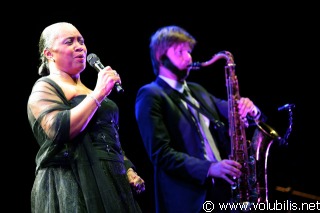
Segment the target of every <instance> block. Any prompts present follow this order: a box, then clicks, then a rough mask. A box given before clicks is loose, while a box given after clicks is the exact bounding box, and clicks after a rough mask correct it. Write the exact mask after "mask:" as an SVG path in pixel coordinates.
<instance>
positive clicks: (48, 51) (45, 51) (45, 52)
mask: <svg viewBox="0 0 320 213" xmlns="http://www.w3.org/2000/svg"><path fill="white" fill-rule="evenodd" d="M43 55H44V56H45V57H46V58H47V59H48V60H51V59H52V58H53V55H52V53H51V51H50V50H49V49H48V48H46V49H44V50H43Z"/></svg>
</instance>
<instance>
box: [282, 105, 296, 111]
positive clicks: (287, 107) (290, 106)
mask: <svg viewBox="0 0 320 213" xmlns="http://www.w3.org/2000/svg"><path fill="white" fill-rule="evenodd" d="M294 107H295V105H294V104H285V105H283V106H281V107H279V108H278V111H282V110H285V109H291V108H294Z"/></svg>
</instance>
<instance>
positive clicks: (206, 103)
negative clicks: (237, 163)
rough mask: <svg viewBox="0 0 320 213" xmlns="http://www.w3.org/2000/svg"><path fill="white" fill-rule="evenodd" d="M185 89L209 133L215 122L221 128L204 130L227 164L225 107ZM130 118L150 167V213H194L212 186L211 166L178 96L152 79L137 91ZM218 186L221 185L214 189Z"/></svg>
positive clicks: (197, 90) (196, 86)
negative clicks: (207, 121)
mask: <svg viewBox="0 0 320 213" xmlns="http://www.w3.org/2000/svg"><path fill="white" fill-rule="evenodd" d="M188 87H189V88H190V90H191V93H192V95H193V96H194V97H195V98H196V99H197V100H198V102H199V103H200V106H201V108H202V109H204V110H205V111H206V113H207V116H210V119H211V121H212V122H211V124H210V126H211V127H215V126H216V123H217V121H222V122H223V123H224V124H225V125H224V126H223V125H222V127H220V128H210V129H211V132H212V134H213V136H214V138H215V141H216V142H217V143H218V144H217V145H218V148H219V151H220V153H221V157H222V158H227V155H228V150H229V147H228V144H229V140H228V138H226V137H225V136H226V133H227V125H226V122H227V116H228V106H227V105H228V103H227V101H225V100H221V99H218V98H216V97H214V96H213V95H211V94H209V93H208V92H207V91H206V90H205V89H204V88H203V87H202V86H201V85H199V84H197V83H191V82H188ZM135 115H136V119H137V123H138V127H139V130H140V133H141V136H142V140H143V143H144V146H145V148H146V151H147V153H148V156H149V158H150V160H151V162H152V164H153V165H154V184H155V189H154V190H155V205H156V213H160V212H161V213H177V212H184V213H188V212H190V213H197V212H199V211H200V210H201V209H202V205H203V203H204V202H205V199H206V193H207V189H208V187H209V186H208V183H212V182H211V179H210V180H209V181H208V178H207V173H208V170H209V167H210V164H211V162H209V161H208V160H206V159H205V158H204V150H203V146H202V143H201V138H200V136H199V133H198V132H197V128H196V126H195V125H194V123H193V122H192V117H191V114H190V113H189V111H188V110H187V109H186V107H185V106H184V105H183V103H182V101H181V95H180V93H179V92H177V91H176V90H174V89H172V88H171V87H170V86H169V85H168V84H167V83H166V82H165V81H164V80H162V79H161V78H157V79H156V80H155V81H154V82H152V83H150V84H147V85H145V86H143V87H141V88H140V90H139V91H138V93H137V97H136V106H135ZM220 126H221V125H220ZM219 181H222V182H223V181H224V180H218V181H216V184H219ZM224 182H225V181H224ZM227 187H228V188H226V189H225V190H227V191H229V190H231V189H230V185H227ZM219 193H220V192H219ZM218 197H219V196H218Z"/></svg>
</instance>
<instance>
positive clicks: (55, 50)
mask: <svg viewBox="0 0 320 213" xmlns="http://www.w3.org/2000/svg"><path fill="white" fill-rule="evenodd" d="M50 52H51V54H52V57H53V58H54V60H55V65H56V67H57V69H59V70H61V71H63V72H66V73H68V74H71V75H75V74H78V73H80V72H82V71H83V70H84V69H85V67H86V56H87V48H86V45H85V44H84V38H83V37H82V35H81V34H80V32H79V31H78V30H77V29H76V28H75V27H74V26H70V25H64V26H62V27H61V30H60V31H59V33H58V34H57V35H56V37H55V39H54V42H53V46H52V48H51V49H50Z"/></svg>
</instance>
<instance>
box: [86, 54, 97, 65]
mask: <svg viewBox="0 0 320 213" xmlns="http://www.w3.org/2000/svg"><path fill="white" fill-rule="evenodd" d="M87 61H88V63H89V64H90V65H91V66H92V67H94V64H95V63H96V62H97V61H100V58H99V57H98V56H97V55H96V54H94V53H90V54H89V55H88V56H87Z"/></svg>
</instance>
